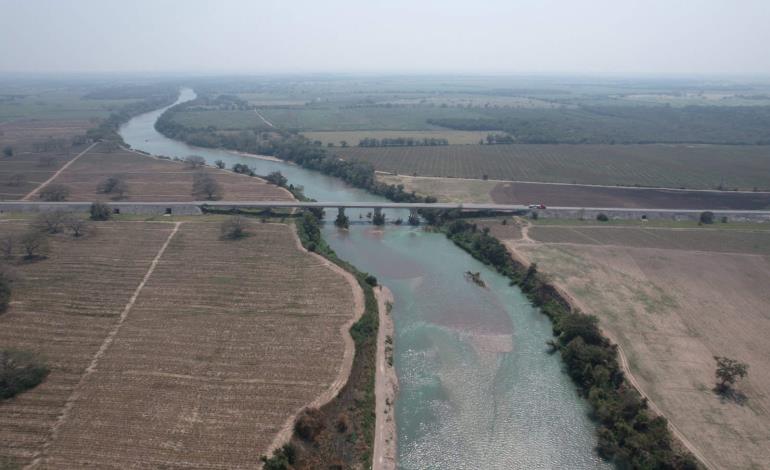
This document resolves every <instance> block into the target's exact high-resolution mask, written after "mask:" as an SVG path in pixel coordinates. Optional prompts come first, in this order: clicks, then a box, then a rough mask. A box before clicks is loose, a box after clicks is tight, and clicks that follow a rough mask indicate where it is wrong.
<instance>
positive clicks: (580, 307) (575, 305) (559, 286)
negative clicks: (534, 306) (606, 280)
mask: <svg viewBox="0 0 770 470" xmlns="http://www.w3.org/2000/svg"><path fill="white" fill-rule="evenodd" d="M530 227H531V224H529V223H528V222H526V221H524V225H523V227H522V237H521V240H522V243H524V244H529V245H531V244H536V243H538V242H537V241H535V240H533V239H532V238H530V237H529V234H528V231H529V228H530ZM503 244H504V245H505V247H506V248H507V249H508V252H509V253H510V254H511V256H512V257H513V259H514V260H515V261H516V262H518V263H521V264H522V266H524V267H525V268H526V269H530V267H531V266H533V265H535V266H536V264H535V263H534V261H532V259H531V258H530V257H529V256H528V255H527V254H525V253H523V252H522V251H521V250H518V249H517V248H518V247H517V244H516V243H514V242H512V241H509V240H506V241H504V242H503ZM549 279H550V281H549V282H550V283H551V284H552V286H553V288H554V290H555V291H556V292H557V293H558V295H559V296H560V297H561V298H562V299H563V301H564V302H566V303H567V304H568V305H569V306H570V309H571V310H572V311H581V312H586V313H589V314H590V313H591V309H590V308H587V306H586V304H585V303H584V302H581V301H579V300H578V299H577V298H575V296H573V295H571V294H570V293H569V291H568V289H567V287H566V286H565V285H564V284H563V283H561V282H559V281H558V280H556V279H554V278H549ZM600 329H601V332H602V334H603V335H605V336H606V337H607V338H608V339H609V340H610V341H611V342H612V344H613V345H616V346H617V352H618V359H619V362H620V367H621V369H622V370H623V373H624V374H625V376H626V379H627V380H628V382H629V383H630V384H631V385H632V386H633V387H634V388H635V389H636V391H637V392H639V394H640V395H641V396H642V398H643V399H644V400H647V403H648V405H649V407H650V410H651V411H652V413H653V414H655V415H656V416H662V417H664V418H665V417H666V415H665V414H664V413H663V412H662V411H661V410H660V408H659V407H658V406H657V405H656V404H655V402H654V401H653V400H651V399H650V396H649V394H647V393H645V391H644V390H643V389H642V387H641V385H640V384H639V381H638V380H637V379H636V377H635V376H634V374H633V372H632V371H631V367H630V365H629V361H628V358H627V355H626V353H625V351H624V350H623V348H622V347H621V346H620V343H619V342H618V341H617V338H616V336H615V335H614V334H611V333H610V332H609V331H607V330H606V329H605V328H601V327H600ZM668 426H669V429H670V431H671V433H672V434H673V435H674V436H675V437H676V438H677V440H678V441H679V443H680V444H681V445H682V446H683V447H684V448H685V449H686V450H687V451H688V452H690V453H691V454H692V455H693V456H695V457H696V458H697V459H698V460H699V462H700V463H701V465H703V467H704V468H706V469H709V470H711V469H715V468H717V467H716V466H714V465H713V464H712V463H711V462H709V460H708V459H706V457H705V456H704V455H703V454H702V453H701V452H700V451H699V450H698V448H697V447H696V446H695V445H694V444H693V443H692V442H690V440H689V439H687V437H686V436H685V435H684V434H683V433H682V432H681V431H680V430H679V429H678V428H677V427H676V425H674V423H672V422H671V421H669V422H668Z"/></svg>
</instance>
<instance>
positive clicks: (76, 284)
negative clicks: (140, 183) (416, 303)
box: [0, 217, 354, 468]
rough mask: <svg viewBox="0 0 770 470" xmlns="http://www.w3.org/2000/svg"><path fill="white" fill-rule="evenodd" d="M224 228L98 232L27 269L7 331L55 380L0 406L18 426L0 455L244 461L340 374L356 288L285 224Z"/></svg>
mask: <svg viewBox="0 0 770 470" xmlns="http://www.w3.org/2000/svg"><path fill="white" fill-rule="evenodd" d="M209 220H211V222H209ZM218 220H221V219H220V218H216V217H215V218H211V219H210V218H205V219H198V221H195V222H189V221H188V222H181V223H162V222H129V221H124V222H120V221H118V222H108V223H99V224H97V225H96V227H97V228H96V230H95V231H94V232H93V233H92V234H91V235H89V236H88V237H86V238H84V239H80V240H75V239H72V238H71V237H69V236H66V235H57V236H55V237H54V249H53V250H52V254H51V256H50V257H49V259H47V260H44V261H39V262H36V263H33V264H25V265H22V266H20V268H19V270H20V272H21V275H22V281H20V282H19V285H18V287H17V288H16V289H15V290H14V304H13V306H12V307H11V309H10V310H9V312H8V313H6V314H4V315H3V316H1V317H0V324H2V328H0V335H1V336H0V338H2V343H3V345H4V346H11V347H21V348H25V349H30V350H33V351H36V352H39V353H41V354H43V355H44V356H45V357H47V358H49V359H50V360H49V363H50V364H51V366H52V373H51V375H50V376H49V378H48V379H47V380H46V381H45V382H44V383H43V384H41V385H40V386H38V387H37V388H35V389H33V390H31V391H29V392H27V393H24V394H22V395H20V396H18V397H17V398H15V399H12V400H9V401H7V402H4V403H2V404H0V420H2V422H3V423H10V424H11V425H10V426H4V427H3V428H2V430H1V431H0V432H1V433H2V437H3V439H2V441H1V442H2V443H3V444H2V445H1V446H0V455H2V456H6V457H10V458H12V459H14V460H15V461H16V462H17V463H19V464H25V463H28V462H29V461H30V460H31V459H32V458H34V457H35V456H38V457H40V458H39V460H38V463H40V464H42V465H40V466H41V467H43V468H75V467H80V468H82V467H87V466H92V467H99V468H107V467H114V468H125V467H126V466H129V465H137V464H138V463H140V464H141V465H142V466H148V467H154V468H158V467H166V468H182V467H184V468H190V467H200V468H253V467H254V466H256V465H257V463H258V459H259V455H260V453H264V452H265V451H266V450H267V447H268V446H269V445H270V443H271V442H272V440H273V438H274V437H275V435H276V433H277V432H278V431H279V430H281V429H282V428H283V427H284V425H285V423H286V422H287V421H288V420H289V419H290V418H291V416H292V415H293V414H294V413H296V412H297V411H298V410H299V409H300V408H301V407H303V406H304V405H306V404H308V403H310V402H312V401H314V400H315V399H316V398H317V397H318V396H319V395H321V394H323V393H324V392H325V391H327V390H328V389H329V388H330V387H331V386H332V384H333V383H335V382H336V381H337V380H338V374H339V372H340V367H341V364H342V358H343V354H344V350H345V347H344V342H343V338H342V334H341V329H342V328H344V325H345V324H346V323H348V322H349V321H350V320H351V318H352V317H353V310H354V309H353V292H352V289H351V285H350V284H349V283H348V282H347V281H346V280H345V279H344V278H343V277H342V276H340V275H338V274H335V273H333V272H332V271H331V270H330V269H329V267H328V266H327V264H328V263H325V262H323V261H320V260H319V259H318V258H316V257H314V256H312V255H310V254H307V253H306V252H304V251H301V250H300V249H299V248H298V246H297V244H296V242H295V237H294V235H293V234H292V233H291V231H292V230H293V228H292V227H290V226H287V225H283V224H256V223H254V224H250V228H249V231H250V232H251V233H252V234H251V236H249V237H247V238H244V239H241V240H238V241H224V240H222V239H221V238H220V233H219V224H218V223H217V221H218ZM1 223H2V224H4V225H3V226H4V227H9V226H13V230H16V231H19V230H21V229H22V228H23V225H25V224H23V223H20V222H8V221H6V222H1ZM175 227H176V231H174V230H175ZM164 243H167V245H166V248H165V251H164V250H163V249H162V247H163V246H164ZM266 247H270V248H269V250H268V249H266ZM156 257H157V258H156ZM153 258H156V260H157V263H156V264H154V269H152V267H153V263H151V261H152V260H153ZM81 268H82V269H81ZM86 268H87V269H86ZM145 276H146V277H145ZM143 277H145V283H144V284H142V285H140V288H139V289H137V285H139V283H140V281H142V278H143ZM84 286H85V288H84ZM135 290H136V293H137V295H136V298H135V302H134V303H133V304H132V303H131V302H130V298H131V297H132V294H134V292H135ZM95 299H96V300H95ZM65 404H67V405H66V407H65ZM57 419H58V424H57ZM54 429H55V431H53V432H52V430H54Z"/></svg>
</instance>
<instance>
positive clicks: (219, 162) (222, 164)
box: [214, 160, 225, 170]
mask: <svg viewBox="0 0 770 470" xmlns="http://www.w3.org/2000/svg"><path fill="white" fill-rule="evenodd" d="M214 166H216V167H217V168H219V169H220V170H224V169H225V162H223V161H222V160H217V161H215V162H214Z"/></svg>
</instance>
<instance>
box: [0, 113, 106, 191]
mask: <svg viewBox="0 0 770 470" xmlns="http://www.w3.org/2000/svg"><path fill="white" fill-rule="evenodd" d="M91 127H93V124H91V123H90V122H89V121H85V120H56V121H48V120H22V121H12V122H5V123H2V125H0V151H2V149H3V148H5V147H6V146H11V147H12V148H13V150H14V155H13V156H12V157H5V156H2V155H0V200H12V199H21V198H22V197H24V196H25V195H26V194H27V193H29V192H30V191H32V190H33V189H34V188H35V187H36V186H37V185H39V184H40V183H42V182H44V181H46V180H47V179H48V178H50V177H51V176H52V175H53V174H54V173H55V172H56V171H57V170H58V169H59V168H61V167H62V166H63V165H64V164H65V163H66V162H67V161H69V160H70V159H71V158H73V157H74V156H75V155H77V154H78V153H80V152H81V151H82V150H83V149H84V148H86V146H85V145H80V146H74V147H69V146H68V147H67V148H66V149H65V150H61V151H56V150H51V151H47V152H40V151H38V150H39V149H36V148H35V144H36V143H39V142H45V141H46V140H47V139H49V138H50V139H63V140H66V141H67V142H70V141H71V139H72V138H73V137H74V136H76V135H82V134H85V132H86V130H87V129H89V128H91ZM13 175H22V182H21V184H11V182H10V180H11V177H12V176H13Z"/></svg>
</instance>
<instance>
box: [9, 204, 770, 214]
mask: <svg viewBox="0 0 770 470" xmlns="http://www.w3.org/2000/svg"><path fill="white" fill-rule="evenodd" d="M90 205H91V201H83V202H43V201H0V210H6V211H13V210H14V208H16V209H17V210H19V211H25V210H34V208H35V207H37V208H56V207H61V208H69V209H76V208H80V207H88V206H90ZM109 205H110V206H111V207H116V208H121V207H126V208H131V207H137V208H139V207H146V208H148V209H150V208H157V207H163V208H166V207H169V208H188V207H202V206H207V207H212V208H220V209H231V208H249V207H253V208H275V209H279V208H337V207H342V208H346V209H376V208H379V209H459V210H466V211H495V212H516V211H523V210H529V208H528V207H527V206H524V205H520V204H474V203H434V204H427V203H406V202H335V201H328V202H300V201H190V202H162V201H161V202H127V201H124V202H109ZM535 210H537V211H539V212H570V211H585V212H586V213H592V212H602V211H605V212H612V213H621V212H622V213H637V214H645V213H664V214H665V213H667V214H699V213H701V212H703V211H706V210H711V209H708V208H703V209H654V208H648V209H639V208H623V207H579V206H549V207H548V208H547V209H545V210H541V209H535ZM711 212H713V213H714V214H715V215H719V214H739V213H740V214H755V215H767V216H770V211H768V210H762V211H756V210H711Z"/></svg>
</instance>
